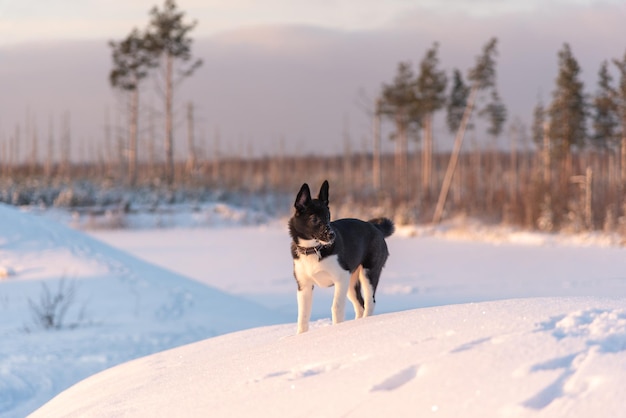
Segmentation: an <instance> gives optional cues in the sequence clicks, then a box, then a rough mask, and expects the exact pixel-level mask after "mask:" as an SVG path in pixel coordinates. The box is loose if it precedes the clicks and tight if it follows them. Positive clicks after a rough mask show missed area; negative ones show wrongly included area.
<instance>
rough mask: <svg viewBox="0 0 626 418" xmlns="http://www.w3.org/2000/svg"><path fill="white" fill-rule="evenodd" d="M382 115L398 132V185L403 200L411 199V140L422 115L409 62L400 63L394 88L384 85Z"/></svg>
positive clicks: (396, 166)
mask: <svg viewBox="0 0 626 418" xmlns="http://www.w3.org/2000/svg"><path fill="white" fill-rule="evenodd" d="M379 111H380V113H381V114H382V115H383V116H386V117H388V118H390V119H393V121H394V123H395V126H396V130H395V132H394V134H393V136H392V138H393V139H394V140H395V141H396V150H395V166H394V170H395V183H396V186H397V187H398V190H399V191H400V194H401V197H407V196H408V179H407V175H408V163H407V158H408V157H407V154H408V136H409V131H410V130H411V129H414V128H415V127H417V126H418V125H419V120H420V119H421V118H420V115H419V113H418V112H419V109H418V107H417V98H416V94H415V74H414V73H413V70H412V69H411V64H410V63H408V62H400V63H399V64H398V70H397V73H396V76H395V77H394V80H393V83H392V84H383V91H382V97H381V103H380V108H379Z"/></svg>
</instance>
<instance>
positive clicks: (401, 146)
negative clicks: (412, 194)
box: [395, 112, 408, 200]
mask: <svg viewBox="0 0 626 418" xmlns="http://www.w3.org/2000/svg"><path fill="white" fill-rule="evenodd" d="M396 130H397V135H398V136H397V138H396V151H395V183H396V184H395V190H396V194H397V197H398V198H399V199H400V200H406V198H407V197H408V181H407V180H408V179H407V168H408V163H407V158H408V138H407V126H406V123H405V117H404V114H403V113H402V112H399V113H398V114H397V115H396Z"/></svg>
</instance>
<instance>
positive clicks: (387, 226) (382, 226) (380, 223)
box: [368, 218, 396, 238]
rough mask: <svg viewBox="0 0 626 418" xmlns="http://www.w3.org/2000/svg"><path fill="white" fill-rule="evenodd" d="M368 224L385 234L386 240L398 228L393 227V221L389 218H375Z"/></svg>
mask: <svg viewBox="0 0 626 418" xmlns="http://www.w3.org/2000/svg"><path fill="white" fill-rule="evenodd" d="M368 222H369V223H371V224H372V225H374V226H375V227H376V228H378V229H379V230H380V232H382V233H383V235H384V236H385V238H387V237H388V236H390V235H391V234H393V232H394V231H395V230H396V227H395V226H394V225H393V221H392V220H391V219H389V218H374V219H370V220H369V221H368Z"/></svg>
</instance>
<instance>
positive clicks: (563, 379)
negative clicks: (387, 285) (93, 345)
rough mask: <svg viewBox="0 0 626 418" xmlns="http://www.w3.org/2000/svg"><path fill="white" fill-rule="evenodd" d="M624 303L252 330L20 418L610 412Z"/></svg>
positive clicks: (623, 338)
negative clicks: (298, 329) (304, 330)
mask: <svg viewBox="0 0 626 418" xmlns="http://www.w3.org/2000/svg"><path fill="white" fill-rule="evenodd" d="M625 304H626V299H601V298H534V299H517V300H506V301H497V302H483V303H477V304H464V305H454V306H443V307H434V308H425V309H417V310H411V311H406V312H398V313H391V314H385V315H379V316H374V317H370V318H366V319H363V320H357V321H348V322H345V323H342V324H340V325H337V326H328V322H327V321H321V322H320V321H318V322H317V323H315V324H314V327H313V329H312V330H311V331H310V332H309V333H306V334H303V335H297V336H294V335H293V331H294V329H293V325H289V326H286V325H282V326H271V327H264V328H257V329H251V330H247V331H241V332H237V333H232V334H229V335H224V336H220V337H215V338H211V339H208V340H206V341H202V342H198V343H194V344H190V345H187V346H185V347H181V348H177V349H173V350H170V351H167V352H163V353H158V354H154V355H151V356H149V357H145V358H142V359H138V360H134V361H132V362H129V363H126V364H123V365H120V366H117V367H114V368H112V369H109V370H106V371H104V372H102V373H99V374H97V375H95V376H92V377H90V378H88V379H86V380H85V381H83V382H81V383H79V384H78V385H76V386H74V387H72V388H70V389H69V390H67V391H65V392H64V393H62V394H60V395H59V396H57V397H56V398H55V399H53V400H52V401H51V402H49V403H48V404H47V405H45V406H44V407H42V408H41V409H39V410H38V411H36V412H35V413H34V414H33V415H32V417H33V418H37V417H48V418H49V417H60V416H67V417H84V416H90V417H110V416H133V417H154V416H168V417H206V416H211V417H243V416H254V417H287V416H289V417H296V416H298V417H339V416H354V417H381V416H388V417H422V416H431V415H433V416H443V417H459V416H463V417H496V416H507V417H508V416H514V417H540V416H541V417H543V416H545V417H600V416H602V417H610V416H611V417H617V416H623V414H624V399H623V393H624V387H625V385H626V311H625V310H624V309H623V307H624V306H625Z"/></svg>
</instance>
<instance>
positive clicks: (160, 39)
mask: <svg viewBox="0 0 626 418" xmlns="http://www.w3.org/2000/svg"><path fill="white" fill-rule="evenodd" d="M196 24H197V22H196V21H193V20H189V19H188V18H187V16H186V14H185V13H184V11H181V10H180V9H179V8H178V6H177V4H176V2H175V1H174V0H165V1H164V3H163V6H162V7H161V8H159V7H158V6H155V7H154V8H153V9H151V10H150V12H149V21H148V24H147V26H146V27H145V28H144V29H137V28H135V29H132V30H131V31H130V33H129V34H128V35H127V37H125V38H123V39H121V40H117V41H110V42H109V46H110V53H111V62H112V68H111V71H110V75H109V80H103V83H104V82H108V83H109V84H110V86H111V88H112V89H113V90H114V91H116V92H117V93H116V94H118V96H119V97H121V98H122V100H123V103H124V115H125V120H124V121H123V122H121V123H119V124H117V125H115V126H114V124H107V128H106V129H105V133H104V137H105V140H104V145H103V146H99V147H97V148H85V147H88V146H84V147H83V148H81V151H80V152H79V153H78V154H80V155H76V152H73V153H72V151H71V150H72V148H74V147H73V144H72V141H73V140H74V138H73V137H72V132H71V115H70V114H69V113H65V114H63V115H62V117H61V118H60V119H59V120H58V121H53V120H50V121H49V126H48V129H47V132H45V133H42V132H39V129H38V128H37V127H36V125H35V123H34V122H32V120H31V119H30V118H29V117H28V116H27V117H26V120H25V122H23V123H17V124H16V125H15V127H14V129H12V131H11V132H8V133H7V132H4V133H0V201H2V202H5V203H9V204H13V205H38V206H42V207H50V206H58V207H67V208H92V209H93V210H98V208H100V207H105V206H106V207H117V208H119V210H133V205H134V204H136V202H137V201H141V200H142V199H144V200H150V201H151V202H153V204H169V203H175V202H180V201H185V200H190V199H191V200H193V201H198V200H203V199H216V198H217V199H228V198H229V196H234V195H239V196H281V197H287V196H291V195H292V194H293V193H294V191H295V190H297V189H298V188H299V186H300V184H301V182H302V178H299V177H298V176H295V175H294V173H296V172H304V173H307V179H308V181H311V182H313V181H315V182H318V183H321V181H323V180H324V179H328V180H329V181H330V183H331V195H332V198H333V201H332V204H333V205H335V208H336V209H335V210H334V216H335V217H338V216H355V217H368V216H374V215H380V214H383V213H384V214H385V215H387V216H392V217H393V218H394V219H395V220H396V222H397V223H399V224H405V223H435V224H436V223H439V222H441V221H442V220H444V219H449V218H453V217H457V216H467V217H471V218H477V219H479V220H481V221H484V222H487V223H503V224H507V225H513V226H518V227H521V228H525V229H532V230H541V231H570V232H577V231H593V230H604V231H607V232H618V233H620V234H622V235H623V236H624V237H626V200H625V199H624V193H625V186H626V54H625V55H624V56H623V57H622V58H616V57H607V59H606V60H605V61H604V62H602V63H600V66H599V70H598V73H597V74H598V75H597V85H595V86H591V87H589V86H585V85H584V84H583V82H582V81H581V77H580V72H581V68H580V66H579V64H578V62H577V60H576V58H575V56H574V53H573V51H572V49H571V47H570V45H569V44H568V43H564V44H563V45H562V48H561V49H560V50H559V51H557V54H556V59H557V60H558V73H557V74H555V78H554V80H555V83H554V86H553V89H552V91H551V97H550V100H549V101H547V102H546V103H542V102H538V103H537V104H536V106H535V108H534V109H529V114H530V113H532V114H533V120H532V126H530V127H527V126H525V125H524V124H523V123H521V122H520V121H519V120H517V119H514V120H509V117H508V113H507V107H506V104H505V103H504V102H503V101H502V99H501V98H500V95H499V93H498V80H497V67H498V65H497V64H498V47H499V44H498V39H497V38H496V37H494V38H492V39H489V40H487V42H486V43H485V44H484V46H483V47H482V49H481V50H480V51H479V52H478V53H477V54H476V56H475V61H474V65H473V66H472V67H470V68H468V69H465V70H463V69H457V68H453V69H445V68H441V65H440V61H439V48H440V46H439V44H438V43H436V42H435V43H433V44H432V46H431V47H430V48H429V49H428V50H427V51H426V52H425V53H424V55H423V57H422V59H421V61H420V62H419V63H418V64H417V65H416V66H413V65H412V64H411V63H410V62H399V63H398V64H397V70H396V73H395V76H394V77H393V79H391V80H387V81H385V80H381V86H380V90H379V91H378V92H377V94H376V98H374V99H372V100H371V103H370V104H368V105H367V112H368V117H369V118H370V120H371V133H370V136H369V138H367V141H366V142H365V143H364V145H363V146H361V147H360V148H359V149H356V148H355V146H354V143H353V142H352V141H351V138H350V137H349V134H348V133H346V134H345V135H344V151H343V153H341V154H340V155H332V156H327V155H310V154H307V155H295V154H293V153H287V152H285V151H284V149H283V148H281V149H279V150H276V151H274V152H271V153H266V154H264V155H262V156H258V155H253V154H252V153H246V152H240V153H238V154H237V155H232V154H226V153H224V152H223V150H222V147H223V145H224V144H223V143H221V142H220V138H219V135H218V134H216V135H215V136H214V138H212V139H211V140H207V139H206V138H201V139H199V138H198V135H197V132H196V128H195V120H194V118H195V114H194V104H193V103H191V102H189V103H186V104H185V105H184V111H183V112H181V111H180V110H178V111H177V110H175V109H176V107H175V106H174V104H175V103H176V100H177V98H176V92H177V88H178V86H179V85H180V83H182V82H183V81H184V80H185V79H187V78H189V77H193V75H194V72H195V71H196V70H197V69H198V68H200V67H201V66H202V65H203V60H202V59H200V58H197V57H195V56H194V55H193V53H192V49H193V39H192V37H191V33H192V32H193V29H194V27H195V26H196ZM148 80H152V82H154V83H155V84H157V85H158V86H159V88H160V92H161V95H160V98H161V103H160V106H161V107H162V109H161V112H160V113H159V115H158V116H154V115H153V114H149V115H148V116H146V115H147V114H146V112H143V111H142V109H141V107H142V100H141V97H140V92H141V91H142V87H143V85H144V84H145V83H147V82H148ZM179 109H180V107H179ZM176 112H178V114H177V115H175V113H176ZM181 113H184V114H181ZM175 118H178V119H179V120H184V123H183V126H182V127H181V126H179V127H178V128H176V127H175V122H174V120H175ZM436 118H439V119H441V120H445V126H446V129H447V130H448V132H447V134H448V135H449V136H450V137H453V138H454V142H453V144H452V147H451V148H450V149H447V147H445V146H441V145H440V143H439V142H440V141H441V138H440V136H441V135H435V134H434V132H433V131H434V129H433V121H434V120H435V119H436ZM140 120H141V123H140ZM55 122H56V123H55ZM140 125H141V126H142V127H144V130H143V131H140V129H139V126H140ZM145 127H147V128H145ZM468 132H472V136H473V137H474V138H478V140H477V141H472V142H469V143H468V141H467V139H465V138H466V136H468V135H467V134H468ZM383 141H393V152H388V151H382V150H383V147H382V146H381V144H382V142H383ZM157 142H159V144H157ZM503 143H504V144H506V145H505V146H503V145H502V144H503ZM181 144H184V146H181ZM175 149H186V152H185V153H184V154H176V153H175V151H174V150H175ZM157 150H159V151H163V152H162V155H161V154H157ZM313 187H316V185H315V186H313ZM289 209H290V207H289V205H286V207H285V208H280V209H277V212H279V213H283V211H287V210H289Z"/></svg>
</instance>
